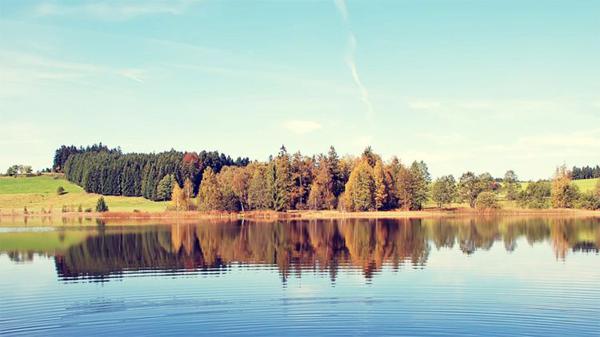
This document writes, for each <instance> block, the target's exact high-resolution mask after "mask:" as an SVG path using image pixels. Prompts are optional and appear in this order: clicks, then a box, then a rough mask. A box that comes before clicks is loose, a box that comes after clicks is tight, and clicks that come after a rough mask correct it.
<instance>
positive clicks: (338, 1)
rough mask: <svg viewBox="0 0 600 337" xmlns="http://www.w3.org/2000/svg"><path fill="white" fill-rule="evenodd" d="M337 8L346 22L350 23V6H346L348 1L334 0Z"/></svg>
mask: <svg viewBox="0 0 600 337" xmlns="http://www.w3.org/2000/svg"><path fill="white" fill-rule="evenodd" d="M333 2H334V3H335V7H337V9H338V12H340V14H341V15H342V18H343V19H344V22H348V6H346V0H334V1H333Z"/></svg>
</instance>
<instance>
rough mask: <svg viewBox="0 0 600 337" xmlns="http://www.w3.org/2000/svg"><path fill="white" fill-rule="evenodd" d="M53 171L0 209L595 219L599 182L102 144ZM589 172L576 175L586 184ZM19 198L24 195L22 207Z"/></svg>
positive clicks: (376, 158) (27, 181)
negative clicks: (443, 212) (514, 213)
mask: <svg viewBox="0 0 600 337" xmlns="http://www.w3.org/2000/svg"><path fill="white" fill-rule="evenodd" d="M53 170H54V171H56V172H57V173H55V174H53V175H51V174H46V175H42V176H39V177H31V178H0V209H2V210H4V213H6V210H7V209H11V213H14V212H15V211H14V209H15V208H16V209H19V208H23V212H25V213H27V212H32V211H33V207H36V206H37V207H38V209H39V208H40V207H41V208H42V209H41V210H40V211H41V212H42V213H44V212H49V210H48V209H54V210H56V209H57V208H60V209H61V212H78V211H79V212H81V211H85V210H89V211H90V212H91V210H93V209H96V206H97V203H98V202H99V201H98V200H99V199H98V198H99V196H100V195H104V196H106V198H105V199H103V202H104V205H103V206H106V207H107V208H108V207H110V210H111V211H117V212H123V211H138V212H139V211H142V212H144V211H149V212H161V211H165V210H168V211H193V210H196V211H203V212H209V211H222V212H247V211H256V210H273V211H278V212H285V211H292V210H301V211H304V210H312V211H322V210H338V211H345V212H372V211H390V210H404V211H418V210H421V209H423V208H425V207H434V206H437V207H438V208H448V207H465V206H466V207H470V208H475V209H479V210H495V209H499V208H503V207H504V208H511V209H512V208H535V209H544V208H584V209H590V210H594V209H600V179H586V180H572V177H573V172H572V171H570V170H567V169H566V167H564V166H563V167H559V168H558V169H557V170H556V172H555V175H554V178H553V179H552V180H540V181H536V182H520V181H519V179H518V176H517V174H516V173H515V172H513V171H512V170H509V171H507V172H506V174H505V175H504V177H503V178H500V179H499V178H494V177H492V176H491V175H490V174H489V173H480V174H476V173H474V172H465V173H464V174H462V175H461V176H460V177H458V179H456V178H455V177H454V176H452V175H447V176H442V177H439V178H437V179H435V180H432V179H431V177H430V174H429V171H428V167H427V165H426V164H425V163H424V162H422V161H414V162H412V163H410V164H408V163H406V164H405V163H403V162H401V161H400V160H399V159H398V158H396V157H393V158H391V159H389V160H384V159H383V158H382V157H381V156H380V155H378V154H377V153H375V152H374V151H373V150H372V149H371V148H370V147H368V148H366V149H365V150H364V151H363V153H362V154H361V155H360V156H357V157H354V156H344V157H340V156H338V154H337V152H336V150H335V148H333V147H330V149H329V151H328V153H327V154H319V155H313V156H305V155H302V154H301V153H300V152H297V153H294V154H289V153H288V152H287V150H286V148H285V147H283V146H282V147H281V149H280V151H279V153H278V154H277V155H276V156H275V157H271V158H269V160H267V161H265V162H259V161H252V162H251V161H250V160H248V159H247V158H237V159H235V160H233V159H232V158H231V157H230V156H226V155H224V154H220V153H219V152H216V151H213V152H207V151H202V152H199V153H196V152H178V151H175V150H171V151H169V152H163V153H158V154H155V153H152V154H136V153H132V154H123V153H122V152H121V150H120V149H119V148H116V149H110V148H108V147H106V146H104V145H102V144H99V145H93V146H89V147H86V148H83V147H79V148H77V147H74V146H62V147H61V148H59V149H58V150H57V151H56V155H55V158H54V165H53ZM590 170H591V171H590ZM590 170H588V167H584V168H582V169H580V171H581V172H586V173H585V174H593V173H594V170H593V169H590ZM61 172H64V177H66V179H67V180H68V181H65V180H64V179H61V177H62V176H61V174H62V173H61ZM578 172H579V171H578ZM590 172H591V173H590ZM59 190H60V191H61V193H58V192H57V191H59ZM11 193H12V194H14V196H13V199H15V200H10V202H9V200H6V198H5V197H3V195H7V194H11ZM25 193H31V194H33V196H30V198H29V199H30V200H27V199H28V198H26V197H24V195H23V194H25ZM50 193H52V194H53V195H52V196H51V195H50ZM132 201H134V202H133V203H132ZM130 203H132V205H129V204H130ZM44 204H45V205H47V206H42V205H44Z"/></svg>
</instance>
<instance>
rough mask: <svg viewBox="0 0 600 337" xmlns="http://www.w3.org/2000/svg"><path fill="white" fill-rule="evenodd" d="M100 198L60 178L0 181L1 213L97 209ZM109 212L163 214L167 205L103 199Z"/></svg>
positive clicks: (113, 197) (113, 198) (119, 197)
mask: <svg viewBox="0 0 600 337" xmlns="http://www.w3.org/2000/svg"><path fill="white" fill-rule="evenodd" d="M60 186H62V187H63V189H64V190H65V192H66V193H64V194H62V195H58V194H57V193H56V190H57V189H58V187H60ZM99 197H100V195H98V194H92V193H86V192H85V191H84V190H83V189H82V188H81V187H79V186H77V185H75V184H73V183H71V182H69V181H67V180H65V179H64V178H62V177H61V176H54V175H42V176H37V177H18V178H12V177H0V213H3V214H7V213H11V212H13V211H14V212H17V213H21V212H23V208H24V207H27V211H28V212H36V213H37V212H41V211H42V210H43V211H46V212H48V211H52V213H60V212H62V209H63V207H66V208H67V210H68V211H77V210H78V209H79V206H81V208H82V209H83V210H85V209H88V208H89V209H92V210H94V209H95V207H96V202H97V201H98V198H99ZM104 199H105V200H106V203H107V204H108V207H109V209H110V211H116V212H133V211H134V210H139V211H146V212H162V211H164V210H165V208H166V207H167V202H155V201H150V200H147V199H144V198H142V197H122V196H105V197H104Z"/></svg>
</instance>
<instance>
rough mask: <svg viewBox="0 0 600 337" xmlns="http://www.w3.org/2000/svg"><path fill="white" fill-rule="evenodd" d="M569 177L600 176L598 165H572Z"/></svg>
mask: <svg viewBox="0 0 600 337" xmlns="http://www.w3.org/2000/svg"><path fill="white" fill-rule="evenodd" d="M571 178H573V179H592V178H600V165H596V166H595V167H591V166H582V167H577V166H573V169H572V170H571Z"/></svg>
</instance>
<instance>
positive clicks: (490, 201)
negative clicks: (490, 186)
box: [475, 191, 500, 210]
mask: <svg viewBox="0 0 600 337" xmlns="http://www.w3.org/2000/svg"><path fill="white" fill-rule="evenodd" d="M475 206H476V207H477V209H479V210H488V209H498V208H500V204H499V203H498V197H497V196H496V193H494V192H491V191H483V192H481V193H479V195H478V196H477V200H476V202H475Z"/></svg>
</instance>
